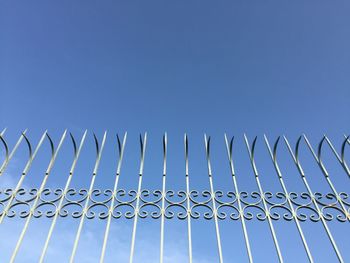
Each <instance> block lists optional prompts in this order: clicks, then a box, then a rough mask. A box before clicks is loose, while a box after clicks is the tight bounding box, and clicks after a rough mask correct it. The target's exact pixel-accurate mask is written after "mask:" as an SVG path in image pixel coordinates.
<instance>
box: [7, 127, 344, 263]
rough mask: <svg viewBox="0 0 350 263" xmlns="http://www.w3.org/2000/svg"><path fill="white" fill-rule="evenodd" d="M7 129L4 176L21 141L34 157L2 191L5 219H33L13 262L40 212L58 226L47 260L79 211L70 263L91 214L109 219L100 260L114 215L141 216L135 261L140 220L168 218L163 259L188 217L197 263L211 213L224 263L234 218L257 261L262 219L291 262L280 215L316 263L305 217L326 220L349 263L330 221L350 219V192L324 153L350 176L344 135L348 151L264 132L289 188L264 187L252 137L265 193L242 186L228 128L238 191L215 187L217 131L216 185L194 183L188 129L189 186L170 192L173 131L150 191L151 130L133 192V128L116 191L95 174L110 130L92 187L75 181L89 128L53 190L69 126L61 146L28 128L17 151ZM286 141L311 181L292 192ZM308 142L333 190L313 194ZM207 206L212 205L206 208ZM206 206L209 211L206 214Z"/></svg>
mask: <svg viewBox="0 0 350 263" xmlns="http://www.w3.org/2000/svg"><path fill="white" fill-rule="evenodd" d="M5 132H6V130H3V131H2V132H1V134H0V140H1V142H2V144H3V149H4V159H3V161H2V165H1V168H0V176H7V175H5V170H6V168H7V167H8V165H9V163H10V161H11V159H12V158H13V156H14V154H15V152H16V151H17V149H18V147H19V145H20V144H21V143H23V142H24V143H25V144H26V145H27V148H28V152H29V157H28V160H27V161H26V164H25V168H24V170H23V172H22V174H21V176H20V178H19V181H18V182H17V184H16V186H15V187H13V188H8V189H1V190H0V224H1V223H2V222H3V221H4V220H5V218H14V217H19V218H23V219H24V220H25V223H24V226H23V229H22V230H21V234H20V236H19V237H18V241H17V244H16V246H15V249H14V251H13V253H12V257H11V259H10V262H14V261H15V259H16V256H17V253H18V251H19V249H20V247H21V245H22V242H23V238H24V236H25V234H26V232H27V229H28V227H29V225H30V223H31V221H32V220H34V219H35V218H40V217H46V218H49V219H50V220H51V221H50V228H49V232H48V234H47V236H46V241H45V244H44V247H43V248H42V249H41V256H40V260H39V262H44V260H45V255H46V253H47V250H48V246H49V243H50V240H51V237H52V234H53V231H54V229H55V226H56V222H57V220H58V219H59V218H65V217H72V218H76V219H78V220H79V226H78V229H77V230H76V235H75V241H74V244H73V247H72V251H71V256H70V262H74V260H75V255H76V251H77V248H78V244H79V241H80V237H81V232H82V229H83V227H84V222H85V220H86V219H96V218H98V219H102V220H106V227H105V233H104V238H103V243H102V249H101V254H100V262H104V258H105V253H106V247H107V243H108V239H109V234H110V227H111V222H112V220H116V219H119V218H125V219H130V220H133V228H132V233H131V235H132V238H131V248H130V259H129V262H133V258H134V250H135V241H136V232H137V227H138V220H139V219H140V218H150V219H155V220H160V262H163V258H164V255H163V253H164V229H165V220H170V219H174V218H176V219H179V220H185V221H186V222H187V238H188V258H189V262H192V258H193V256H192V230H191V222H192V220H197V219H205V220H213V221H214V225H215V233H216V242H217V251H218V261H219V262H224V258H223V253H222V240H221V237H220V221H221V220H230V221H232V222H236V221H237V222H239V224H241V227H242V231H243V235H244V241H245V247H246V251H247V256H248V259H249V262H253V253H252V248H251V242H250V238H249V232H248V229H247V226H246V221H248V220H254V219H256V220H260V221H266V222H267V223H268V226H269V229H270V232H271V235H272V239H273V242H274V246H275V249H276V252H277V255H278V259H279V261H280V262H283V261H284V258H283V251H281V248H280V245H279V240H278V236H277V235H276V231H275V228H274V221H277V220H286V221H293V222H294V223H295V225H296V229H297V231H298V234H299V236H300V239H301V241H302V244H303V247H304V250H305V253H306V254H307V257H308V259H309V261H310V262H314V259H313V255H312V251H311V250H310V247H309V244H308V241H307V238H306V237H305V234H304V231H303V228H302V225H301V222H304V221H310V222H320V223H321V224H322V226H323V227H324V231H325V233H326V235H327V236H328V238H329V242H330V245H331V246H332V248H333V250H334V253H335V255H336V256H337V258H338V260H339V262H344V259H343V257H342V252H341V251H340V250H339V247H338V245H337V242H336V240H335V238H334V236H333V234H332V231H331V229H330V227H329V225H328V222H329V221H337V222H339V223H345V222H349V221H350V200H349V194H348V193H346V192H338V191H337V190H336V187H335V185H334V183H333V181H332V178H331V176H330V175H329V173H328V171H327V169H326V166H325V164H324V163H323V159H322V153H323V148H324V145H325V144H327V145H328V147H329V148H330V150H331V152H332V154H334V156H335V158H336V159H337V161H338V162H339V165H340V166H341V167H342V169H343V170H344V172H345V175H347V176H348V177H350V169H349V166H348V164H347V162H346V159H345V155H346V154H345V151H346V148H347V145H349V144H350V140H349V137H344V140H343V142H342V145H341V146H340V151H339V152H338V151H337V150H336V148H335V147H334V145H333V144H332V142H331V141H330V140H329V138H328V137H326V136H324V137H323V138H322V140H321V141H320V142H319V144H318V146H317V149H316V150H315V149H314V148H313V147H312V145H311V143H310V142H309V140H308V138H307V137H306V136H305V135H302V136H300V137H299V138H298V140H297V142H296V144H295V146H294V148H292V146H291V144H290V143H289V141H288V139H287V138H286V137H284V136H283V137H282V140H283V142H281V141H282V140H281V139H280V137H278V138H277V140H276V141H275V142H274V143H273V144H271V143H270V141H269V140H268V138H267V137H266V136H264V138H263V139H264V141H265V145H266V147H267V150H268V153H269V156H270V158H271V161H272V164H273V166H274V169H275V172H276V175H277V177H276V178H277V179H278V181H279V183H280V186H281V188H282V191H281V192H275V193H273V192H267V191H264V189H263V187H262V184H261V183H260V179H259V172H258V169H257V165H256V162H255V152H256V142H257V137H255V139H254V140H253V141H252V143H250V142H249V141H248V138H247V136H246V135H244V141H245V144H246V147H247V150H248V155H249V160H250V164H251V167H252V170H253V174H254V180H255V183H256V186H257V188H258V191H254V192H250V193H249V192H246V191H241V190H240V189H239V186H238V182H237V175H236V172H235V162H234V158H233V150H234V138H233V137H232V138H228V137H227V136H226V134H225V136H224V140H225V144H226V154H227V160H228V164H229V168H230V173H231V178H232V190H231V191H221V190H215V188H214V185H213V176H212V167H211V159H210V158H211V154H210V153H211V151H210V146H211V141H210V137H207V136H206V135H205V136H204V146H205V148H204V149H205V154H206V162H207V170H208V179H209V186H210V188H209V190H205V191H201V192H200V191H197V190H191V188H190V175H189V158H188V151H189V140H188V137H187V135H184V168H185V169H184V176H185V180H186V189H184V190H181V191H174V190H169V189H167V187H166V178H167V153H168V142H167V140H168V138H167V135H166V134H165V135H164V136H163V140H162V143H163V175H162V188H161V189H159V190H154V191H150V190H147V189H143V187H142V179H143V170H144V162H145V152H146V144H147V134H144V136H141V135H140V142H139V143H140V149H141V154H140V166H139V176H138V186H137V189H135V190H130V191H126V190H125V189H121V188H119V186H118V182H119V178H120V176H121V168H122V162H123V155H124V149H125V146H126V139H127V134H126V133H125V134H124V135H123V137H122V138H120V137H119V135H117V143H116V147H117V151H118V153H119V155H118V156H119V157H118V162H117V169H116V173H115V176H114V185H113V188H111V189H96V188H95V180H96V177H97V175H98V168H99V164H100V160H101V156H102V152H103V149H104V146H105V142H106V132H105V133H104V135H103V138H102V140H101V141H99V140H98V139H97V137H96V136H95V135H94V141H95V147H96V159H95V164H94V169H93V171H92V175H91V177H90V186H89V188H88V189H85V188H83V189H75V188H71V181H72V178H73V176H74V173H75V168H76V164H77V162H78V159H79V157H80V153H81V150H82V147H83V145H84V142H85V140H86V137H87V131H85V132H84V134H83V136H82V137H81V140H80V142H79V144H77V142H76V139H75V137H74V136H73V135H72V134H70V138H71V142H72V146H73V151H74V158H73V160H72V163H71V168H70V171H69V172H68V177H67V180H66V183H65V186H64V188H57V189H50V188H47V181H48V178H49V176H50V173H51V170H52V168H53V165H54V163H55V160H56V157H57V155H58V153H59V151H60V148H61V146H62V143H63V142H64V140H65V138H66V137H67V131H65V132H64V133H63V135H62V136H61V139H60V141H59V143H58V144H57V146H56V147H55V145H54V142H53V140H52V139H51V137H50V135H49V134H48V132H44V134H43V135H42V136H41V138H40V140H39V142H38V144H37V145H36V147H35V148H33V145H32V143H31V141H30V140H29V138H28V137H27V132H26V131H24V132H23V133H22V134H21V135H20V137H19V139H18V141H17V142H16V144H15V145H14V147H13V148H12V149H9V147H8V144H7V142H6V139H5ZM45 139H47V140H48V142H49V144H50V147H51V159H50V162H49V165H48V167H47V169H46V171H45V175H44V177H43V179H42V181H41V182H40V186H39V188H31V189H26V188H23V181H24V179H25V178H26V176H27V174H28V172H29V170H30V168H31V165H32V163H33V162H34V160H35V158H36V155H37V153H38V151H39V148H40V147H41V146H42V144H43V143H44V141H45ZM282 143H284V144H285V145H286V146H287V149H288V151H289V154H290V156H291V159H292V160H293V163H294V165H295V166H296V168H297V170H298V172H299V174H300V177H301V180H302V182H303V184H304V186H305V189H306V191H305V192H290V191H288V189H287V185H286V183H285V181H284V177H283V174H282V172H281V169H280V167H279V162H278V149H279V145H280V144H282ZM302 143H306V145H307V147H308V149H309V150H310V152H311V154H312V156H313V158H314V160H315V161H316V163H317V165H318V166H319V169H320V171H321V172H322V174H323V175H324V177H325V179H326V182H327V184H328V186H329V187H330V190H331V191H330V192H327V193H322V192H313V190H312V189H311V187H310V184H309V178H308V176H307V175H306V174H305V172H304V170H303V167H302V164H301V162H300V157H299V156H300V154H299V151H300V150H299V149H300V145H301V144H302ZM203 209H204V210H203ZM201 211H205V212H201Z"/></svg>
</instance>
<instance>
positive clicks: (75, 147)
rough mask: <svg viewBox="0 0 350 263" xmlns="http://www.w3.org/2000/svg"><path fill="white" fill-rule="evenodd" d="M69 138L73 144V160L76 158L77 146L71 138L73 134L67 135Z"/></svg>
mask: <svg viewBox="0 0 350 263" xmlns="http://www.w3.org/2000/svg"><path fill="white" fill-rule="evenodd" d="M69 136H70V138H71V140H72V143H73V149H74V159H75V158H76V156H77V144H76V142H75V139H74V136H73V134H72V133H71V132H70V133H69Z"/></svg>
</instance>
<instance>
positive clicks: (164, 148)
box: [163, 133, 168, 176]
mask: <svg viewBox="0 0 350 263" xmlns="http://www.w3.org/2000/svg"><path fill="white" fill-rule="evenodd" d="M167 147H168V136H167V133H165V134H164V135H163V176H166V158H167V150H168V149H167Z"/></svg>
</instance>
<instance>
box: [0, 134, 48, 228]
mask: <svg viewBox="0 0 350 263" xmlns="http://www.w3.org/2000/svg"><path fill="white" fill-rule="evenodd" d="M46 134H47V131H45V132H44V133H43V135H42V136H41V138H40V140H39V142H38V144H37V146H36V148H35V150H34V153H32V146H31V144H30V142H29V140H28V138H27V137H26V135H25V134H24V133H23V134H22V136H23V138H24V139H25V141H26V143H27V145H28V150H29V157H28V161H27V163H26V165H25V168H24V170H23V171H22V175H21V177H20V178H19V180H18V182H17V185H16V187H15V190H14V191H13V193H12V195H11V197H10V199H9V201H8V202H7V205H6V207H5V209H4V211H3V213H2V215H1V216H0V224H1V223H2V221H3V220H4V218H5V216H6V215H7V214H8V211H9V209H10V207H11V205H12V202H13V200H14V199H15V197H16V195H17V192H18V190H19V189H20V188H21V186H22V183H23V181H24V179H25V177H26V175H27V173H28V171H29V169H30V167H31V165H32V162H33V161H34V159H35V157H36V154H37V153H38V151H39V148H40V147H41V145H42V143H43V142H44V139H45V136H46Z"/></svg>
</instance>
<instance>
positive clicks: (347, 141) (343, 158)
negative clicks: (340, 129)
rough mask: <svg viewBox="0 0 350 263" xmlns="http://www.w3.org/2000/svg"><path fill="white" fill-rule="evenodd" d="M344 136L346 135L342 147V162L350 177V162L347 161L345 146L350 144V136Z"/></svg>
mask: <svg viewBox="0 0 350 263" xmlns="http://www.w3.org/2000/svg"><path fill="white" fill-rule="evenodd" d="M344 137H345V140H344V142H343V145H342V147H341V164H342V165H343V168H344V170H345V171H346V173H347V174H348V176H349V177H350V169H349V166H348V164H347V163H346V161H345V146H346V145H347V144H349V145H350V140H349V138H350V136H345V135H344Z"/></svg>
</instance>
